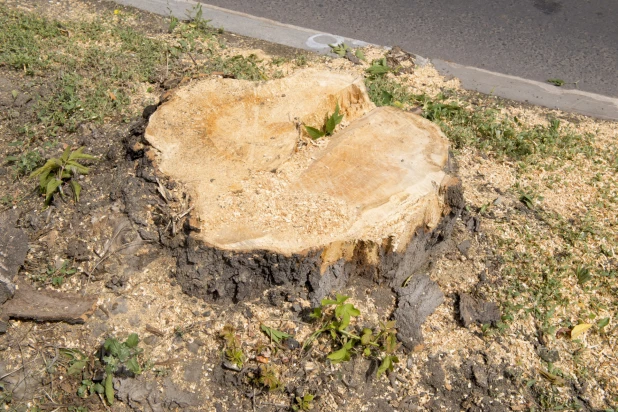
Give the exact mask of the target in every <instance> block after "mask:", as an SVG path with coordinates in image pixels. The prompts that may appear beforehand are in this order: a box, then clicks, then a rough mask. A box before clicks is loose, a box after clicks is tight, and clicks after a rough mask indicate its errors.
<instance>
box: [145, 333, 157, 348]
mask: <svg viewBox="0 0 618 412" xmlns="http://www.w3.org/2000/svg"><path fill="white" fill-rule="evenodd" d="M144 343H145V344H146V345H148V346H153V345H155V344H156V343H157V337H156V336H155V335H148V336H146V337H145V338H144Z"/></svg>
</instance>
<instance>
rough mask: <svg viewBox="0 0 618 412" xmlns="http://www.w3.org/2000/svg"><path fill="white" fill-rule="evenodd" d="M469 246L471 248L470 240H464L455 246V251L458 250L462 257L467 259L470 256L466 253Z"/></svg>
mask: <svg viewBox="0 0 618 412" xmlns="http://www.w3.org/2000/svg"><path fill="white" fill-rule="evenodd" d="M470 246H472V242H471V241H470V239H466V240H464V241H463V242H461V243H460V244H458V245H457V249H459V251H460V252H461V254H462V255H464V256H465V257H466V258H469V257H470V256H469V255H468V252H469V251H470Z"/></svg>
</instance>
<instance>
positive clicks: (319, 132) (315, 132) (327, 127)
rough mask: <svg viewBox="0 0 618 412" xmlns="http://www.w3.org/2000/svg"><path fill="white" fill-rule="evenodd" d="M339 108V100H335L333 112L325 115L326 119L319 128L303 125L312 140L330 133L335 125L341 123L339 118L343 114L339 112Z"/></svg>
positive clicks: (341, 118) (341, 117)
mask: <svg viewBox="0 0 618 412" xmlns="http://www.w3.org/2000/svg"><path fill="white" fill-rule="evenodd" d="M339 110H340V108H339V102H337V105H336V106H335V111H334V113H333V114H332V115H330V116H328V115H326V121H325V122H324V126H322V128H321V129H317V128H315V127H311V126H305V130H306V131H307V134H309V136H310V137H311V138H312V139H313V140H317V139H319V138H320V137H324V136H330V135H332V134H333V132H334V131H335V128H336V127H337V125H338V124H339V123H341V120H343V115H342V114H339Z"/></svg>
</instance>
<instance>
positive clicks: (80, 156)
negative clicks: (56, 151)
mask: <svg viewBox="0 0 618 412" xmlns="http://www.w3.org/2000/svg"><path fill="white" fill-rule="evenodd" d="M83 150H84V147H83V146H82V147H80V148H79V149H77V150H75V151H73V152H72V153H71V155H70V156H69V159H68V160H77V159H90V160H96V157H95V156H92V155H89V154H86V153H82V151H83Z"/></svg>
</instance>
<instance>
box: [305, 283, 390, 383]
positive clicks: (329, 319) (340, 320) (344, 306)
mask: <svg viewBox="0 0 618 412" xmlns="http://www.w3.org/2000/svg"><path fill="white" fill-rule="evenodd" d="M347 300H348V296H343V295H339V294H337V297H336V299H335V300H332V299H323V300H322V302H321V304H320V306H319V307H317V308H315V309H314V310H313V313H312V314H311V317H312V318H313V319H315V320H318V321H321V323H322V325H321V327H320V328H319V329H318V330H317V331H315V332H314V333H313V334H311V336H309V338H308V339H307V340H306V341H305V343H304V344H303V348H306V347H307V346H308V345H310V344H311V343H312V342H313V341H314V340H316V339H317V338H318V337H319V336H320V335H322V334H323V333H326V334H328V335H329V336H330V337H331V338H332V340H333V341H334V343H335V344H336V345H338V346H340V347H339V349H337V350H335V351H333V352H331V353H330V354H329V355H328V356H327V358H328V359H329V360H330V361H331V362H332V363H339V362H345V361H348V360H350V359H351V357H352V356H353V355H354V354H356V353H358V352H361V353H362V354H363V355H364V356H366V357H368V358H376V359H377V358H381V362H380V366H379V367H378V371H377V375H378V377H379V376H381V375H382V374H383V373H384V372H386V371H392V370H393V368H394V364H395V363H397V362H399V359H398V358H397V356H396V355H395V352H396V351H397V349H398V348H399V343H398V342H397V336H396V335H397V330H396V329H395V322H394V321H389V322H380V326H379V328H378V331H377V332H374V331H373V330H372V329H370V328H364V329H363V330H362V333H361V335H360V336H359V335H357V334H355V333H353V332H351V331H350V330H349V327H350V321H351V320H352V318H355V317H358V316H360V311H359V310H358V309H357V308H355V307H354V305H352V304H351V303H345V302H346V301H347Z"/></svg>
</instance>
